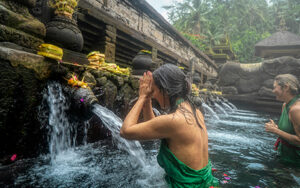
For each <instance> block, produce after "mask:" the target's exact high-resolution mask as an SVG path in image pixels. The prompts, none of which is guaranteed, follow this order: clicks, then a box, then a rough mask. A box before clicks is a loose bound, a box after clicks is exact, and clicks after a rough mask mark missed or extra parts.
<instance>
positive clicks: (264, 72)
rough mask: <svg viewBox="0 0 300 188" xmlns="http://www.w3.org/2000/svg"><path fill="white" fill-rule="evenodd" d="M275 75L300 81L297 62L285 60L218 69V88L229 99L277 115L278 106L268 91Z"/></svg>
mask: <svg viewBox="0 0 300 188" xmlns="http://www.w3.org/2000/svg"><path fill="white" fill-rule="evenodd" d="M279 74H293V75H295V76H296V77H297V78H298V79H300V59H295V58H293V57H288V56H285V57H279V58H275V59H269V60H265V61H263V62H261V63H255V64H240V63H234V62H228V63H225V64H224V65H223V66H222V68H221V69H220V72H219V78H218V84H219V86H220V87H221V89H222V91H223V93H224V94H225V95H226V97H227V98H229V99H232V100H234V101H238V102H240V103H243V104H244V105H249V104H253V105H255V108H259V107H263V108H264V110H265V111H274V110H275V111H276V112H278V111H280V107H279V108H278V106H280V104H281V103H280V102H278V101H276V100H275V95H274V94H273V93H272V89H273V82H274V78H275V77H276V76H277V75H279ZM274 107H275V108H274Z"/></svg>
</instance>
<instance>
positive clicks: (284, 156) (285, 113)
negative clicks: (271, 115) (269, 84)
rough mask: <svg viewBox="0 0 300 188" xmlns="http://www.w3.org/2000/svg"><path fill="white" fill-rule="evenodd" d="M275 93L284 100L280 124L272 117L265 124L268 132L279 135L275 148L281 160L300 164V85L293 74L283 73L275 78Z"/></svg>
mask: <svg viewBox="0 0 300 188" xmlns="http://www.w3.org/2000/svg"><path fill="white" fill-rule="evenodd" d="M273 86H274V89H273V93H274V94H275V95H276V99H277V100H279V101H282V102H284V103H283V106H282V113H281V116H280V119H279V122H278V125H276V124H275V123H274V121H273V120H272V119H270V121H269V122H268V123H266V124H265V129H266V131H267V132H271V133H274V134H276V135H277V136H278V139H277V141H276V143H275V150H277V151H278V154H279V157H280V161H281V162H283V163H285V164H293V165H296V166H300V100H299V98H300V95H299V94H300V88H299V87H300V86H299V81H298V79H297V78H296V77H295V76H293V75H291V74H281V75H278V76H276V77H275V79H274V84H273Z"/></svg>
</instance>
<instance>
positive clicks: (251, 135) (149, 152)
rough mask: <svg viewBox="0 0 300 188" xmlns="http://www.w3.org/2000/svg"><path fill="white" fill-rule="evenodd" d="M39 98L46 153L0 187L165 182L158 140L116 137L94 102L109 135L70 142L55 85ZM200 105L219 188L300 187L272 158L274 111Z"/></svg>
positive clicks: (113, 124) (107, 114)
mask: <svg viewBox="0 0 300 188" xmlns="http://www.w3.org/2000/svg"><path fill="white" fill-rule="evenodd" d="M45 98H46V99H47V103H48V106H49V109H50V110H49V122H48V124H49V135H48V138H49V146H50V150H49V154H47V155H41V156H40V157H38V158H33V159H27V160H23V161H18V163H17V165H23V166H26V167H27V168H25V169H24V170H22V171H18V172H17V173H18V174H17V175H16V178H15V180H14V182H9V183H7V182H6V183H4V182H0V186H1V187H120V188H121V187H122V188H123V187H166V184H165V182H164V180H163V175H164V171H163V169H161V168H160V167H159V166H158V164H157V162H156V155H157V153H158V149H159V144H160V143H159V141H147V142H137V141H127V140H125V139H123V138H121V137H120V136H119V134H118V132H119V129H120V126H121V124H122V121H121V119H120V118H118V117H117V116H116V115H115V114H114V113H113V112H111V111H110V110H108V109H106V108H105V107H102V106H100V105H98V104H96V105H94V108H93V112H94V113H95V114H96V115H97V116H98V117H99V118H100V119H101V121H102V122H103V123H104V124H105V126H106V127H107V128H108V129H109V130H110V131H111V132H112V139H111V140H110V139H107V140H104V141H99V142H96V143H92V144H84V145H80V146H75V144H74V143H75V141H74V137H76V131H75V130H74V129H75V128H74V126H73V125H72V123H70V122H69V121H68V118H67V116H66V111H67V109H68V102H67V99H66V97H65V96H64V95H63V93H62V92H61V88H60V86H59V85H55V84H54V85H50V86H49V87H48V90H47V92H46V93H45ZM222 106H224V107H226V108H227V109H226V113H224V111H225V110H224V108H223V110H222V109H221V108H222ZM204 107H205V108H204V109H206V110H205V111H208V112H209V113H206V124H207V129H208V137H209V155H210V159H211V161H212V164H213V168H214V169H216V170H214V172H213V174H214V175H215V176H216V177H217V178H219V180H220V185H221V187H253V188H258V187H300V184H299V183H300V179H299V177H300V171H299V170H297V169H293V168H291V167H285V166H283V165H281V164H279V163H278V161H277V159H276V157H275V154H276V153H275V152H274V151H273V144H274V142H275V139H276V138H275V137H274V135H271V134H269V133H266V132H265V131H264V123H265V122H267V121H268V120H269V118H274V117H275V116H272V115H268V114H261V113H257V112H254V111H249V110H241V109H235V107H234V106H233V105H232V104H229V103H227V104H226V105H224V104H223V105H217V106H216V107H215V108H217V109H214V107H212V108H211V107H209V106H208V105H206V104H204ZM229 108H230V109H229ZM216 112H218V113H216ZM216 117H218V118H216ZM275 120H276V119H275ZM87 127H88V123H87V124H86V128H87ZM85 130H86V129H85ZM224 174H226V175H227V176H224Z"/></svg>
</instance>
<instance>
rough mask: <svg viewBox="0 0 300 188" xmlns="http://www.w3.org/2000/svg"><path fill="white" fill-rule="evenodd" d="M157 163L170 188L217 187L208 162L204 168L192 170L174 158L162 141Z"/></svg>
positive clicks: (165, 142) (164, 141)
mask: <svg viewBox="0 0 300 188" xmlns="http://www.w3.org/2000/svg"><path fill="white" fill-rule="evenodd" d="M157 161H158V164H159V165H160V166H161V167H162V168H164V170H165V171H166V175H165V180H166V181H167V183H168V185H169V187H171V188H177V187H179V188H181V187H189V188H194V187H197V188H198V187H199V188H200V187H201V188H202V187H203V188H207V187H210V186H218V185H219V182H218V179H217V178H215V177H213V175H212V171H211V162H210V161H209V162H208V164H207V165H206V166H205V167H204V168H202V169H200V170H194V169H192V168H190V167H188V166H187V165H185V164H184V163H183V162H181V161H180V160H178V159H177V158H176V156H175V155H174V154H173V153H172V152H171V151H170V150H169V148H168V146H167V141H166V140H164V139H163V140H162V141H161V145H160V150H159V153H158V156H157Z"/></svg>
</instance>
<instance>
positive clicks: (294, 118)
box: [289, 101, 300, 125]
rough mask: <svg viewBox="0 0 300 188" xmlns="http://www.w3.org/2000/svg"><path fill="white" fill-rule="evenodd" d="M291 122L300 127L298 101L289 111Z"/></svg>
mask: <svg viewBox="0 0 300 188" xmlns="http://www.w3.org/2000/svg"><path fill="white" fill-rule="evenodd" d="M289 114H290V116H291V120H292V121H293V122H294V123H296V124H297V125H300V101H297V102H296V103H295V104H294V105H293V106H291V109H290V113H289Z"/></svg>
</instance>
